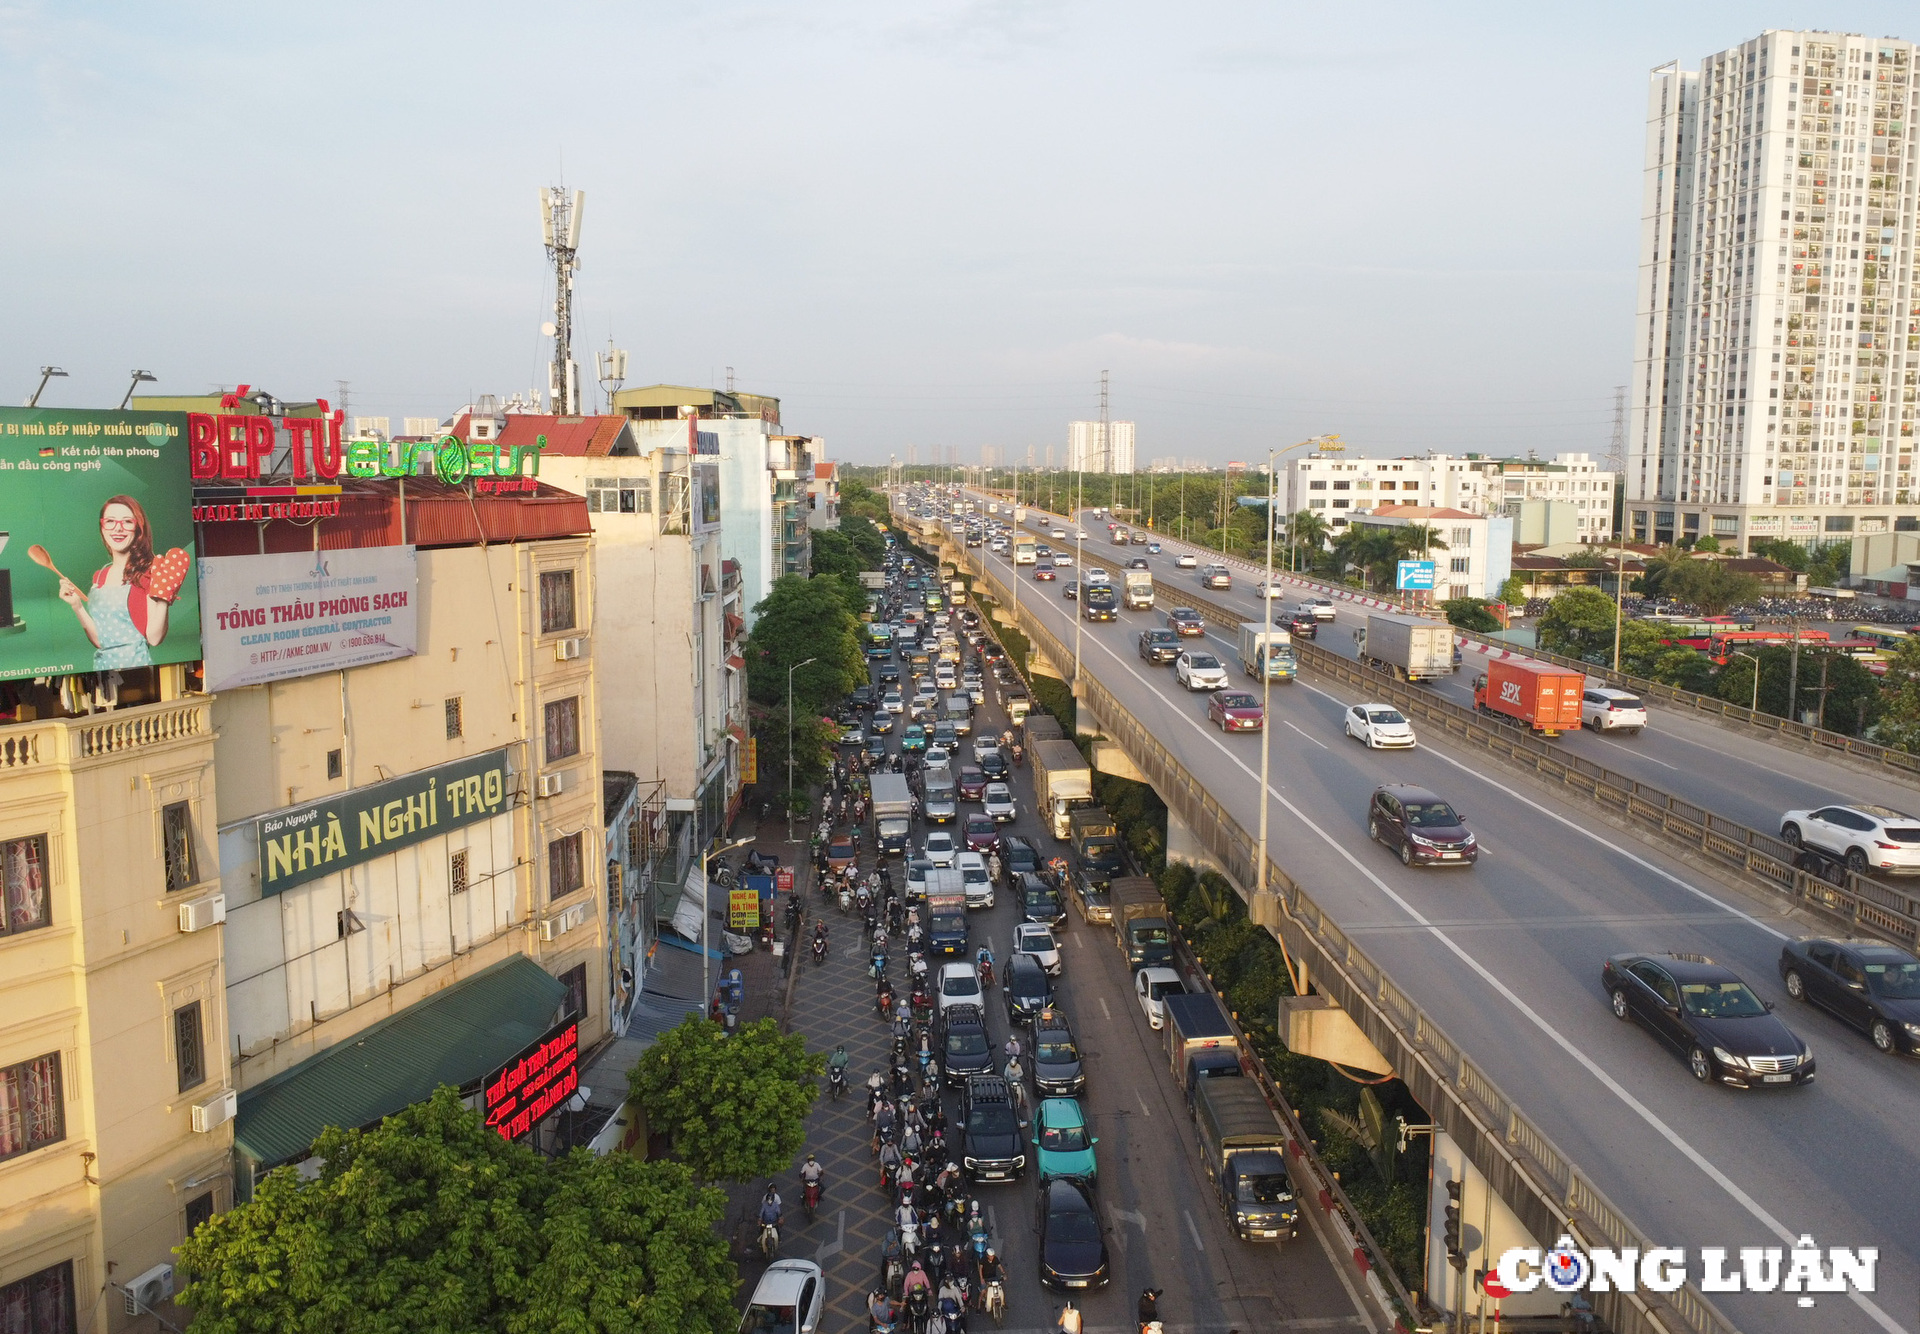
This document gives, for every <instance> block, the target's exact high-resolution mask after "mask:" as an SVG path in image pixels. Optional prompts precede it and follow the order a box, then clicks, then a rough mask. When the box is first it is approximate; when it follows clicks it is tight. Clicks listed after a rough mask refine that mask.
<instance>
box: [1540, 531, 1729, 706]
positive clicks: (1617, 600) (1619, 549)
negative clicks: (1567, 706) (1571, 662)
mask: <svg viewBox="0 0 1920 1334" xmlns="http://www.w3.org/2000/svg"><path fill="white" fill-rule="evenodd" d="M1613 554H1614V556H1615V558H1616V559H1615V560H1614V563H1613V671H1614V675H1616V676H1618V675H1619V674H1620V626H1621V621H1622V619H1623V618H1624V616H1625V615H1626V605H1627V604H1626V596H1627V595H1626V587H1627V549H1626V548H1625V547H1624V546H1622V545H1620V539H1619V538H1618V537H1617V536H1616V537H1615V538H1614V547H1613ZM1509 619H1511V618H1509ZM1753 672H1754V680H1755V681H1756V682H1757V681H1758V680H1759V679H1760V667H1759V665H1758V664H1757V663H1756V664H1755V665H1754V669H1753Z"/></svg>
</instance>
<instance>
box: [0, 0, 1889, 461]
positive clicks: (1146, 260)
mask: <svg viewBox="0 0 1920 1334" xmlns="http://www.w3.org/2000/svg"><path fill="white" fill-rule="evenodd" d="M1914 13H1915V11H1914V9H1913V7H1912V6H1911V4H1891V3H1885V4H1882V3H1840V4H1830V5H1827V6H1825V7H1822V8H1818V9H1799V10H1781V9H1779V8H1777V7H1773V6H1758V5H1743V4H1711V3H1695V4H1689V5H1674V4H1671V3H1663V4H1621V3H1613V4H1607V5H1601V6H1591V7H1587V6H1571V5H1559V4H1553V5H1541V4H1525V5H1521V4H1513V5H1486V4H1477V5H1436V4H1394V3H1387V4H1371V5H1352V6H1348V5H1340V6H1328V5H1301V4H1249V3H1185V4H1163V5H1141V4H1130V3H1105V4H1093V3H1044V2H1039V3H1027V4H1016V3H943V4H913V3H908V4H899V3H890V4H828V3H817V4H747V3H726V2H724V0H715V2H713V3H701V4H684V3H674V4H660V3H655V4H639V5H635V4H563V3H545V4H522V5H496V4H485V3H463V4H434V5H426V4H409V3H404V0H403V2H402V3H385V4H377V5H376V4H363V3H356V2H346V3H342V2H340V0H336V2H335V3H331V4H325V5H306V6H298V7H296V6H290V5H272V4H269V5H244V6H243V5H226V6H222V5H185V4H172V5H165V4H163V5H153V4H86V3H80V2H79V0H65V2H64V3H40V2H39V0H0V179H3V180H4V181H5V183H6V185H5V195H6V199H7V207H6V208H5V210H4V211H0V397H3V398H4V399H5V400H6V401H9V402H22V401H24V399H25V397H26V395H27V394H28V393H29V392H30V391H31V390H32V387H33V383H34V381H35V379H36V372H35V368H36V367H37V366H39V365H41V364H42V363H45V362H52V363H54V364H57V365H60V366H63V367H65V368H66V369H67V370H68V371H70V372H71V373H72V378H71V379H69V380H66V381H55V382H54V384H53V386H52V387H51V388H50V389H49V390H48V393H47V395H46V397H45V399H43V402H45V403H48V404H58V405H74V406H108V407H111V406H113V405H114V404H115V403H117V402H118V401H119V396H120V394H121V392H122V391H123V389H124V388H125V384H126V378H127V375H126V373H127V371H128V369H129V368H131V367H133V366H141V367H144V368H147V369H151V370H152V371H154V372H155V373H156V374H158V375H159V376H160V380H161V383H160V385H159V388H160V389H161V390H162V391H175V392H199V391H203V390H205V389H208V388H210V387H213V386H215V385H218V384H232V383H234V382H236V381H247V382H250V383H252V384H255V385H262V386H266V387H268V388H271V389H272V390H273V391H274V392H276V393H279V394H281V395H283V396H285V397H292V398H302V397H310V396H313V395H316V394H328V395H331V394H333V392H334V382H335V381H336V380H341V379H344V380H347V381H350V382H351V386H352V388H351V404H352V410H353V411H354V412H355V413H356V415H360V414H378V415H388V416H393V417H400V416H403V415H409V414H413V415H426V414H435V415H444V414H446V413H447V412H450V411H452V410H453V409H454V408H456V407H458V406H459V405H460V404H462V403H464V402H466V401H467V400H468V399H469V398H470V397H471V396H473V395H475V394H478V393H484V392H494V393H499V394H506V393H508V392H510V391H512V390H513V389H515V388H524V387H528V386H531V385H533V384H534V383H536V382H537V383H540V384H542V385H544V383H545V379H544V373H543V371H542V366H543V364H544V359H545V355H546V350H545V344H544V340H542V339H541V338H540V336H539V325H540V324H541V322H542V321H543V320H545V319H546V318H548V305H549V303H550V301H551V299H552V298H551V289H550V284H549V281H548V278H547V273H546V269H545V259H544V256H543V255H542V253H541V249H540V237H539V231H538V213H537V208H536V203H535V191H536V189H537V187H539V186H542V185H546V184H551V183H555V182H558V181H560V180H562V179H564V181H565V183H566V184H567V185H568V186H570V187H575V188H579V189H584V190H585V191H586V192H587V206H586V215H585V219H584V234H583V237H582V269H581V273H580V275H579V282H578V288H577V292H578V296H577V300H578V311H579V315H578V322H577V337H578V346H579V347H580V350H581V353H582V357H581V359H582V362H583V367H587V368H590V364H591V352H592V351H593V350H594V349H597V348H601V347H604V346H605V345H606V340H607V336H608V334H609V331H611V333H612V335H613V337H614V338H615V339H616V341H617V342H618V343H619V344H620V345H621V346H623V347H625V348H627V349H629V351H630V352H631V356H632V361H631V366H630V369H629V372H628V383H629V384H646V383H652V382H654V381H660V380H667V381H674V382H682V383H697V384H707V383H713V382H716V381H717V380H720V379H722V378H723V377H724V376H725V373H726V370H725V368H726V367H727V366H729V365H731V366H733V367H734V368H735V373H736V376H737V380H738V383H739V384H740V385H741V387H743V388H748V389H752V390H757V391H761V392H767V393H774V394H778V395H780V396H781V398H782V399H783V400H784V413H785V418H786V422H787V425H788V426H789V428H790V429H796V430H801V431H809V432H818V433H821V434H824V435H826V436H827V437H828V440H829V444H830V446H831V447H832V449H833V452H835V453H836V454H838V455H840V456H841V457H845V458H850V459H854V460H856V461H876V460H883V459H884V458H885V457H886V455H887V454H888V453H889V452H900V453H903V454H904V450H905V447H906V445H907V444H909V443H913V444H915V445H917V446H918V447H919V448H920V451H921V457H922V458H923V459H925V458H928V457H929V456H930V454H931V451H932V449H933V448H934V447H935V446H949V445H950V446H956V447H957V448H958V449H959V451H960V457H961V459H962V460H963V461H969V460H974V459H977V458H978V457H979V449H980V446H982V445H983V444H985V445H997V446H1000V447H1001V448H1002V449H1003V451H1005V452H1006V454H1007V456H1009V457H1011V456H1013V455H1015V454H1019V455H1022V456H1023V455H1024V453H1025V450H1026V447H1027V446H1028V445H1033V446H1035V447H1036V450H1038V449H1041V448H1044V447H1045V446H1046V445H1049V444H1053V445H1055V446H1056V447H1062V446H1063V445H1064V441H1065V439H1066V423H1067V421H1068V420H1069V419H1071V418H1073V417H1077V416H1090V415H1093V414H1094V413H1095V412H1096V411H1097V402H1098V385H1099V374H1100V371H1101V370H1102V369H1103V368H1107V369H1110V370H1111V371H1112V374H1113V398H1112V410H1113V414H1114V416H1115V417H1120V418H1128V417H1130V418H1133V419H1134V420H1136V421H1137V422H1138V423H1139V427H1138V429H1139V452H1140V456H1141V459H1142V460H1143V461H1144V460H1145V459H1146V458H1148V457H1152V456H1157V455H1165V454H1172V455H1194V456H1200V457H1206V458H1210V459H1214V460H1224V459H1228V458H1253V457H1255V456H1256V455H1257V454H1259V453H1260V452H1262V451H1264V450H1265V449H1267V448H1269V447H1271V446H1273V445H1275V444H1286V443H1290V442H1292V441H1294V440H1297V439H1300V438H1302V437H1303V436H1306V435H1310V434H1314V433H1317V432H1321V431H1339V432H1341V433H1343V434H1344V435H1345V436H1346V438H1347V439H1348V441H1349V442H1350V444H1352V445H1354V446H1356V447H1358V448H1360V449H1363V450H1365V451H1367V452H1376V453H1379V452H1400V451H1416V452H1418V451H1424V450H1426V449H1428V448H1442V449H1455V450H1458V449H1472V448H1476V447H1478V448H1489V449H1498V450H1524V449H1527V448H1530V447H1531V448H1537V449H1539V450H1541V451H1542V452H1550V451H1552V450H1556V449H1570V448H1571V449H1591V450H1594V451H1604V450H1605V448H1606V447H1607V443H1608V439H1609V436H1610V434H1611V422H1612V404H1613V386H1614V385H1616V384H1621V383H1624V382H1625V381H1626V380H1627V378H1628V374H1629V369H1630V368H1629V357H1630V352H1629V344H1628V326H1629V323H1630V320H1631V316H1632V287H1633V277H1634V268H1635V264H1636V247H1637V237H1638V227H1639V217H1638V215H1639V206H1640V153H1641V142H1642V134H1643V119H1644V107H1645V87H1646V72H1647V70H1648V69H1649V68H1651V67H1652V66H1654V65H1656V64H1659V63H1661V62H1662V61H1665V60H1668V59H1672V58H1675V57H1677V58H1679V59H1681V60H1683V61H1685V62H1687V63H1688V64H1689V65H1692V64H1695V63H1697V62H1698V60H1699V58H1700V57H1701V56H1702V55H1704V54H1706V53H1707V52H1709V51H1713V50H1718V49H1720V48H1723V47H1725V46H1729V45H1731V44H1733V43H1735V42H1737V41H1739V40H1742V39H1744V38H1746V37H1748V36H1751V35H1753V34H1756V33H1758V32H1759V31H1761V30H1762V29H1764V28H1766V27H1769V26H1800V25H1806V26H1817V27H1825V28H1830V29H1835V30H1845V31H1861V32H1867V33H1871V34H1875V35H1882V34H1893V35H1899V36H1908V37H1912V36H1915V35H1920V26H1917V25H1916V23H1915V20H1914ZM563 168H564V176H563ZM396 425H397V423H396ZM1061 452H1062V453H1064V449H1063V448H1062V449H1061Z"/></svg>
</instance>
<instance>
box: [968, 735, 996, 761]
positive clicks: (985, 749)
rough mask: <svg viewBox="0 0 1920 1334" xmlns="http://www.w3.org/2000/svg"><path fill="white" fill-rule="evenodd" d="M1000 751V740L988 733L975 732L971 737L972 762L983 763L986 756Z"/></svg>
mask: <svg viewBox="0 0 1920 1334" xmlns="http://www.w3.org/2000/svg"><path fill="white" fill-rule="evenodd" d="M999 749H1000V738H999V737H997V736H994V735H993V734H992V733H990V732H976V733H974V737H973V762H974V763H975V764H980V763H983V762H984V761H985V760H986V758H987V756H989V755H991V754H993V753H994V752H995V751H997V750H999Z"/></svg>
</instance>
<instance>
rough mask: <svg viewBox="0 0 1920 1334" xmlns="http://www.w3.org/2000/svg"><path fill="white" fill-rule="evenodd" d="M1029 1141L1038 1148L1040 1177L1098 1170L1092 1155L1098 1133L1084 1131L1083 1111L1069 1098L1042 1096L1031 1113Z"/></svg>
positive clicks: (1091, 1175)
mask: <svg viewBox="0 0 1920 1334" xmlns="http://www.w3.org/2000/svg"><path fill="white" fill-rule="evenodd" d="M1033 1130H1034V1135H1033V1144H1034V1148H1036V1149H1037V1150H1039V1154H1038V1157H1039V1170H1040V1179H1041V1180H1042V1181H1045V1180H1047V1179H1048V1178H1049V1177H1085V1178H1086V1179H1087V1180H1089V1181H1091V1180H1093V1178H1094V1176H1095V1174H1096V1173H1097V1172H1098V1171H1099V1168H1098V1165H1097V1164H1096V1163H1095V1162H1094V1159H1093V1146H1094V1145H1096V1144H1098V1143H1099V1142H1100V1137H1099V1136H1098V1135H1089V1134H1087V1115H1086V1113H1085V1112H1083V1111H1082V1110H1081V1109H1080V1104H1079V1103H1078V1102H1076V1101H1075V1100H1074V1099H1072V1098H1042V1099H1041V1100H1040V1106H1039V1109H1038V1110H1037V1111H1036V1112H1035V1113H1034V1117H1033Z"/></svg>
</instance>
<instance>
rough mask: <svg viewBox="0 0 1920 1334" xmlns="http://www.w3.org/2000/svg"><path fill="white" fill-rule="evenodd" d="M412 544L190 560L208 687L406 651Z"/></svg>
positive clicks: (410, 639) (410, 641) (414, 633)
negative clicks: (194, 565)
mask: <svg viewBox="0 0 1920 1334" xmlns="http://www.w3.org/2000/svg"><path fill="white" fill-rule="evenodd" d="M417 582H418V580H417V575H416V570H415V562H414V551H413V548H412V547H363V548H358V549H349V550H339V551H287V552H276V553H274V554H272V555H266V556H210V557H208V558H207V559H206V560H203V561H201V562H200V605H201V606H203V607H205V608H206V609H207V610H206V623H205V625H204V626H202V628H201V632H200V633H201V638H202V639H203V640H204V641H205V643H206V659H207V668H206V671H207V682H206V688H207V689H208V690H231V689H233V688H234V687H235V686H254V685H259V684H261V683H262V682H264V681H285V680H289V679H291V678H293V677H296V676H311V675H312V674H314V673H315V672H334V671H339V670H341V669H343V668H347V667H358V666H361V665H363V664H365V663H370V662H385V661H387V660H388V659H389V658H405V657H410V656H412V654H413V653H415V652H416V651H417V650H418V648H419V644H420V639H419V634H418V626H417V619H416V604H417V603H418V601H419V599H418V597H417V595H416V594H417V588H416V585H417Z"/></svg>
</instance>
